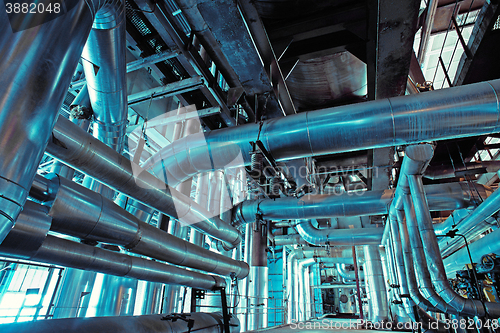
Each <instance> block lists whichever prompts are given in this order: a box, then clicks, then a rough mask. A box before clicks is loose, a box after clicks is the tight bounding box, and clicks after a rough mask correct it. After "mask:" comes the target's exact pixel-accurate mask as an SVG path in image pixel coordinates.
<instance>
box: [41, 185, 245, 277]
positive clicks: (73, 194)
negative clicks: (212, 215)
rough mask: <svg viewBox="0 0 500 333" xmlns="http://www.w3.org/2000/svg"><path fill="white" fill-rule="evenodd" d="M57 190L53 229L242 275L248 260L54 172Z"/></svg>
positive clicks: (204, 268) (174, 261)
mask: <svg viewBox="0 0 500 333" xmlns="http://www.w3.org/2000/svg"><path fill="white" fill-rule="evenodd" d="M52 177H53V178H52V183H53V184H54V185H53V187H57V188H58V190H57V194H56V196H55V198H54V200H53V202H52V203H51V208H50V211H49V213H48V214H49V216H51V217H52V225H51V228H50V229H51V230H52V231H55V232H59V233H63V234H66V235H71V236H75V237H79V238H82V239H87V240H95V241H99V242H105V243H111V244H116V245H120V246H124V247H125V248H127V250H129V251H131V252H135V253H138V254H142V255H145V256H148V257H151V258H154V259H158V260H162V261H166V262H169V263H172V264H175V265H180V266H185V267H191V268H195V269H199V270H202V271H205V272H209V273H215V274H220V275H226V276H229V275H230V274H232V273H234V274H235V276H236V277H238V278H240V279H241V278H245V277H246V276H247V275H248V270H249V268H248V264H246V263H245V262H243V261H236V260H233V259H231V258H229V257H226V256H223V255H220V254H218V253H214V252H212V251H209V250H206V249H204V248H202V247H200V246H197V245H195V244H192V243H189V242H187V241H185V240H183V239H180V238H178V237H175V236H173V235H171V234H169V233H167V232H166V231H164V230H161V229H158V228H156V227H154V226H152V225H149V224H148V223H146V222H143V221H141V220H139V219H138V218H136V217H135V216H134V215H132V214H130V213H129V212H127V211H126V210H125V209H123V208H121V207H120V206H118V205H116V204H115V203H114V202H113V201H111V200H109V199H107V198H105V197H104V196H102V195H101V194H99V193H96V192H93V191H91V190H89V189H87V188H85V187H83V186H81V185H79V184H77V183H75V182H72V181H70V180H68V179H65V178H62V177H59V176H57V175H52Z"/></svg>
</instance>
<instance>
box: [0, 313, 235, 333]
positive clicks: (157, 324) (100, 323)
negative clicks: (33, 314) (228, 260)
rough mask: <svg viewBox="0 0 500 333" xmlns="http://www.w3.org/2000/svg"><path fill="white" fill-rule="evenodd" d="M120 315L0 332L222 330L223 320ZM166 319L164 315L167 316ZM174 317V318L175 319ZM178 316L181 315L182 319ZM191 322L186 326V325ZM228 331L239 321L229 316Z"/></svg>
mask: <svg viewBox="0 0 500 333" xmlns="http://www.w3.org/2000/svg"><path fill="white" fill-rule="evenodd" d="M164 317H165V315H163V314H156V315H144V316H120V317H93V318H65V319H49V320H37V321H28V322H22V323H11V324H3V325H0V330H1V331H2V332H3V333H32V332H38V333H52V332H75V333H76V332H78V333H100V332H120V333H137V332H148V333H177V332H196V333H221V332H224V320H223V317H222V314H219V313H200V312H196V313H185V314H177V315H175V314H174V315H171V316H170V319H164ZM167 318H168V316H167ZM176 318H177V319H176ZM181 318H185V319H186V320H183V319H181ZM191 324H192V325H193V326H192V327H190V325H191ZM229 328H230V333H238V332H239V329H240V324H239V321H238V319H237V318H236V317H235V316H232V317H231V321H230V325H229Z"/></svg>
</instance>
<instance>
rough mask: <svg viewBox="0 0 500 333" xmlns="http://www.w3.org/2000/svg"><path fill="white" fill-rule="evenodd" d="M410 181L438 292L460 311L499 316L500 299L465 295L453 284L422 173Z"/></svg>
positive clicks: (429, 264) (468, 313) (429, 263)
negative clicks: (444, 261)
mask: <svg viewBox="0 0 500 333" xmlns="http://www.w3.org/2000/svg"><path fill="white" fill-rule="evenodd" d="M408 181H409V185H410V191H411V196H412V199H413V204H414V207H415V213H416V216H417V224H418V230H419V232H420V237H421V238H422V242H423V243H424V244H426V246H425V247H424V251H425V254H426V257H427V258H428V260H429V261H428V262H427V265H428V267H429V272H430V273H431V277H432V282H433V284H434V287H435V288H436V291H437V293H438V294H439V295H440V296H441V297H442V298H443V299H444V300H445V302H446V303H447V304H449V305H450V306H451V307H453V308H454V309H455V310H456V311H457V312H458V314H460V315H466V316H478V317H483V316H484V315H486V314H488V315H489V316H491V317H492V318H498V317H500V304H499V303H492V302H482V301H480V300H473V299H465V298H463V297H462V296H460V295H458V294H457V293H456V292H455V291H454V290H453V289H452V288H451V286H450V284H449V282H448V279H447V278H446V272H445V269H444V265H443V259H442V258H441V253H440V251H439V246H438V243H437V238H436V235H435V233H434V228H433V226H432V219H431V217H430V214H429V211H428V209H427V201H426V200H425V192H424V189H423V185H422V176H410V177H408ZM493 195H494V194H493ZM493 195H492V196H493ZM490 198H491V197H490Z"/></svg>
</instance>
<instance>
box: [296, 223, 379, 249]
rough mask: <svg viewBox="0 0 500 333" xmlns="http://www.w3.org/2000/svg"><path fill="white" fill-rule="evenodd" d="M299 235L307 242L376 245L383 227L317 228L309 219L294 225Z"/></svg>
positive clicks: (333, 244)
mask: <svg viewBox="0 0 500 333" xmlns="http://www.w3.org/2000/svg"><path fill="white" fill-rule="evenodd" d="M295 229H297V232H298V233H299V235H300V236H301V237H302V238H303V239H304V240H305V241H306V242H308V243H309V244H312V245H324V244H328V245H331V246H338V245H351V246H355V245H369V244H372V245H378V244H380V241H381V240H382V234H383V233H384V228H357V229H335V228H325V229H318V228H316V227H315V226H313V225H312V223H311V221H306V222H302V223H300V224H297V225H296V226H295Z"/></svg>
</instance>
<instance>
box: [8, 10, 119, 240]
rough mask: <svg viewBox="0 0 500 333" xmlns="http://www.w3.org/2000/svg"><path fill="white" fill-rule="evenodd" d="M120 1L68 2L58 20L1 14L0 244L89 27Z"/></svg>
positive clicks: (16, 212) (28, 183) (23, 194)
mask: <svg viewBox="0 0 500 333" xmlns="http://www.w3.org/2000/svg"><path fill="white" fill-rule="evenodd" d="M105 5H106V6H107V7H113V6H123V2H121V1H116V2H113V1H102V2H101V1H95V2H94V1H92V0H90V1H83V0H80V1H73V2H71V4H70V5H68V6H69V7H68V8H66V9H67V10H68V11H67V12H66V13H65V14H63V15H60V16H57V15H56V16H54V15H53V13H52V12H47V11H45V12H43V13H38V14H37V15H33V16H30V15H25V14H23V13H19V14H7V12H6V11H2V12H1V13H0V21H1V22H3V23H2V25H3V29H2V34H1V36H0V55H1V58H0V59H1V61H0V72H1V73H2V77H1V78H0V105H1V108H0V110H1V111H0V133H2V138H1V139H0V156H2V159H1V161H0V188H1V190H0V192H1V193H0V207H1V208H0V242H1V241H2V240H3V239H4V238H5V237H6V236H7V234H8V233H9V231H10V230H11V229H12V227H13V226H14V223H15V221H16V219H17V216H18V215H19V213H20V212H21V210H22V207H23V205H24V203H25V201H26V197H27V195H28V190H29V188H30V186H31V183H32V182H33V178H34V176H35V173H36V170H37V168H38V164H39V162H40V160H41V158H42V156H43V152H44V150H45V146H46V144H47V142H48V141H49V138H50V135H51V130H52V127H53V126H54V122H55V118H56V115H57V113H58V111H59V109H60V107H61V105H62V103H63V100H64V98H65V96H66V92H67V88H68V86H69V84H70V81H71V78H72V76H73V72H74V69H75V68H76V65H77V64H78V61H79V59H80V56H81V54H82V49H83V47H84V45H85V41H86V40H87V37H88V35H89V32H90V30H91V28H92V21H93V15H95V13H97V12H99V11H100V9H101V8H102V7H103V6H105Z"/></svg>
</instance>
